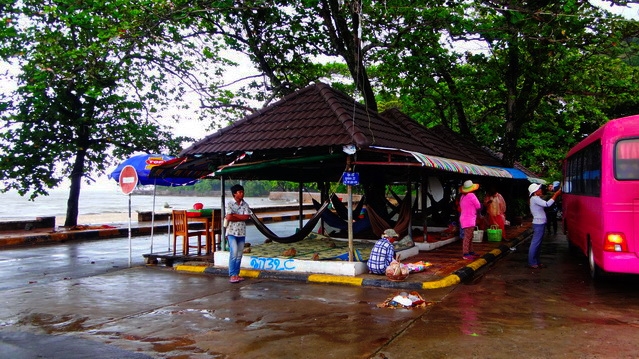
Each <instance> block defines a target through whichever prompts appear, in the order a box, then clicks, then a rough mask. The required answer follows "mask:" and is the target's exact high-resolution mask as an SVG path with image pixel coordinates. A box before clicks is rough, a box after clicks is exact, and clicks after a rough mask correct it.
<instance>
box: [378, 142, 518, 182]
mask: <svg viewBox="0 0 639 359" xmlns="http://www.w3.org/2000/svg"><path fill="white" fill-rule="evenodd" d="M371 147H373V146H371ZM375 148H377V149H385V150H396V151H402V152H406V153H410V154H411V155H412V156H413V157H415V159H416V160H417V161H419V162H420V163H421V164H422V166H425V167H431V168H435V169H438V170H442V171H448V172H456V173H463V174H468V175H477V176H490V177H501V178H513V176H512V175H511V174H510V173H509V172H508V171H506V170H504V169H502V168H496V167H489V166H482V165H476V164H473V163H469V162H464V161H459V160H453V159H450V158H444V157H439V156H433V155H426V154H423V153H419V152H413V151H407V150H401V149H394V148H383V147H375Z"/></svg>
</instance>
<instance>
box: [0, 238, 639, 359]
mask: <svg viewBox="0 0 639 359" xmlns="http://www.w3.org/2000/svg"><path fill="white" fill-rule="evenodd" d="M104 241H105V240H101V241H100V243H99V247H98V248H95V246H97V245H98V243H97V242H96V243H86V242H79V243H68V244H62V245H50V246H49V245H48V246H42V247H38V249H37V250H36V251H35V252H36V253H38V252H40V251H41V250H44V252H43V253H38V254H35V255H34V254H33V253H34V250H33V249H31V250H27V249H21V250H3V251H0V258H1V259H2V260H1V261H0V275H2V278H3V281H2V282H3V283H2V290H1V291H0V294H1V295H2V297H1V298H2V299H1V301H2V304H3V305H2V306H1V308H0V353H3V355H1V356H2V357H5V355H4V353H11V354H12V355H11V356H8V357H11V358H143V357H152V358H380V359H381V358H388V359H394V358H513V357H517V358H520V357H521V358H634V357H637V356H638V352H637V349H636V348H637V347H636V343H637V342H638V341H639V300H637V299H639V285H637V284H639V280H638V278H637V276H613V277H611V278H608V279H607V280H605V281H604V282H602V283H593V282H592V281H591V280H590V278H589V276H588V273H587V269H586V265H585V260H583V259H582V258H580V257H576V256H574V255H571V254H570V253H568V247H567V243H566V242H565V239H564V237H563V236H557V237H551V238H547V239H546V240H545V242H544V245H543V246H542V260H543V261H544V262H545V264H547V265H548V268H545V269H540V270H533V269H530V268H527V266H526V250H527V243H525V244H523V245H521V246H520V247H519V248H518V249H517V251H515V252H514V253H511V254H510V255H508V256H506V257H505V258H502V259H501V260H500V261H498V262H497V263H496V264H495V265H493V266H491V267H489V268H487V269H485V270H483V271H482V273H481V274H482V276H481V277H479V278H476V279H475V280H474V281H473V282H472V283H466V284H461V285H457V286H454V287H448V288H443V289H438V290H425V291H421V292H420V294H421V295H422V296H423V297H424V298H425V299H426V300H427V301H428V304H429V305H428V306H427V307H426V308H424V309H413V310H405V309H387V308H378V307H377V304H379V303H381V302H383V301H384V300H385V299H386V298H388V297H389V296H391V295H393V294H395V291H394V290H392V289H384V288H365V287H352V286H340V285H321V284H302V283H297V282H296V283H290V282H284V281H277V280H254V279H249V280H246V281H244V282H242V283H240V284H231V283H228V281H227V279H226V278H224V277H215V276H210V275H199V274H186V273H180V272H176V271H174V270H172V269H169V268H165V267H145V266H143V265H142V262H143V261H142V258H141V253H146V252H148V241H147V242H146V244H145V243H144V240H143V239H141V240H140V241H139V243H141V244H139V246H140V249H139V251H140V252H139V253H140V255H139V258H137V260H138V262H135V265H134V266H133V268H128V257H127V255H128V242H127V241H126V239H125V240H120V241H119V242H118V241H117V240H114V241H115V243H114V244H113V245H114V246H115V247H116V248H115V249H113V252H114V254H113V255H115V256H117V255H118V252H122V253H124V254H125V255H124V256H122V255H120V257H123V258H121V259H115V258H113V255H107V254H105V252H106V253H108V252H110V251H111V250H107V249H105V248H110V247H109V246H107V245H106V243H105V242H104ZM106 241H110V240H106ZM133 243H134V248H137V244H135V243H136V240H135V239H134V241H133ZM58 247H59V248H58ZM65 247H76V248H65ZM89 247H91V248H93V249H89ZM137 251H138V249H134V251H133V252H134V253H136V252H137ZM29 253H31V254H29ZM69 254H73V256H74V257H75V259H73V260H72V262H69V263H67V264H66V265H63V264H60V266H59V267H56V266H53V267H50V268H49V269H47V270H48V273H46V274H45V273H38V270H37V269H36V270H33V271H32V272H31V273H30V270H28V268H38V264H40V265H41V264H43V263H50V262H56V261H59V262H61V263H62V262H64V261H65V258H66V256H67V255H69ZM47 257H48V258H47ZM134 257H137V256H136V255H134ZM66 260H67V261H70V260H71V259H68V258H67V259H66ZM138 263H139V264H138ZM84 267H89V268H88V269H82V268H84ZM64 268H66V269H64ZM40 272H42V270H40ZM42 345H46V346H45V347H43V346H42ZM20 355H22V356H20Z"/></svg>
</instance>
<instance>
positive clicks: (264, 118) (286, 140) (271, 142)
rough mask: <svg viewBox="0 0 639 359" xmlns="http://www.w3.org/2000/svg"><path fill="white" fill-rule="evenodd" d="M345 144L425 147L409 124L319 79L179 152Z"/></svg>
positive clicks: (281, 150) (317, 148)
mask: <svg viewBox="0 0 639 359" xmlns="http://www.w3.org/2000/svg"><path fill="white" fill-rule="evenodd" d="M344 145H355V146H356V147H357V148H358V149H365V148H368V147H369V146H382V147H400V148H402V149H406V150H411V151H420V150H423V148H424V147H423V145H422V143H421V141H420V139H419V138H417V137H415V136H413V135H412V133H411V131H409V130H408V129H405V128H402V127H400V126H398V125H396V124H395V123H394V122H392V121H388V120H387V119H385V118H383V117H382V116H380V115H379V114H377V113H376V112H372V111H369V110H367V109H366V107H365V106H363V105H362V104H360V103H358V102H356V101H355V100H354V99H353V98H351V97H349V96H347V95H345V94H344V93H342V92H340V91H337V90H335V89H333V88H331V87H330V86H328V85H326V84H323V83H318V84H314V85H310V86H308V87H305V88H303V89H301V90H298V91H296V92H295V93H293V94H291V95H288V96H286V97H284V98H283V99H282V100H280V101H278V102H276V103H274V104H273V105H271V106H268V107H266V108H264V109H262V110H260V111H258V112H256V113H254V114H252V115H250V116H248V117H246V118H244V119H242V120H240V121H238V122H236V123H234V124H233V125H231V126H229V127H226V128H223V129H221V130H219V131H218V132H216V133H214V134H211V135H209V136H207V137H205V138H204V139H202V140H200V141H198V142H196V143H195V144H193V145H192V146H191V147H189V148H187V149H185V150H183V151H182V153H181V154H180V155H181V156H184V155H200V154H204V155H207V154H216V153H217V154H219V153H231V152H233V153H239V152H245V151H267V152H270V153H276V154H278V155H281V156H284V157H286V156H290V155H292V154H293V153H298V154H299V153H300V152H313V153H317V152H320V153H330V151H335V150H339V151H341V149H342V146H344Z"/></svg>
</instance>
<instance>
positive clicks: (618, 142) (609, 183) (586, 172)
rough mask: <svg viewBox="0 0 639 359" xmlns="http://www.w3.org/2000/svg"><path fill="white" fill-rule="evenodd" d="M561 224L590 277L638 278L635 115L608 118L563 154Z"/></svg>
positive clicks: (638, 131)
mask: <svg viewBox="0 0 639 359" xmlns="http://www.w3.org/2000/svg"><path fill="white" fill-rule="evenodd" d="M561 201H562V211H563V216H562V221H563V225H564V232H565V233H566V235H567V237H568V243H569V245H570V247H571V249H573V250H575V251H577V250H578V251H580V252H582V253H583V254H585V255H586V256H587V257H588V263H589V267H590V274H591V276H592V277H593V278H595V279H597V278H599V277H601V276H602V275H603V274H605V272H614V273H631V274H639V115H635V116H629V117H623V118H619V119H615V120H611V121H609V122H608V123H606V124H605V125H603V126H601V127H600V128H599V129H598V130H597V131H595V132H593V133H592V134H591V135H590V136H588V137H587V138H585V139H584V140H583V141H581V142H580V143H579V144H577V145H576V146H575V147H573V148H572V149H571V150H570V151H569V152H568V154H567V156H566V160H565V163H564V183H563V195H562V196H561Z"/></svg>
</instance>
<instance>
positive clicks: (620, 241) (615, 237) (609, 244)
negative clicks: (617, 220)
mask: <svg viewBox="0 0 639 359" xmlns="http://www.w3.org/2000/svg"><path fill="white" fill-rule="evenodd" d="M603 250H604V251H606V252H627V251H628V243H627V242H626V236H625V235H624V234H623V233H608V234H606V238H604V246H603Z"/></svg>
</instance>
